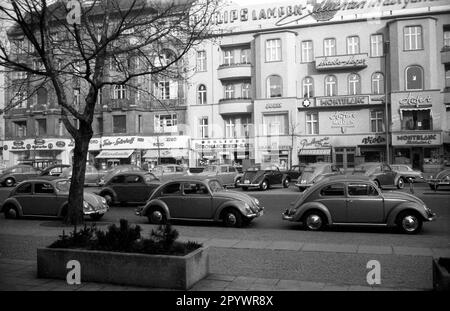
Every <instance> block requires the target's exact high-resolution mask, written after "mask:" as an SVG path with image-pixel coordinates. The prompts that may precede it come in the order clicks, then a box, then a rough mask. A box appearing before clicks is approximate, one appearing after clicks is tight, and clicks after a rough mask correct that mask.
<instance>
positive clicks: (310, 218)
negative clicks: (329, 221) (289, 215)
mask: <svg viewBox="0 0 450 311" xmlns="http://www.w3.org/2000/svg"><path fill="white" fill-rule="evenodd" d="M325 223H326V220H325V216H324V215H323V213H322V212H319V211H310V212H308V213H307V214H306V215H305V217H304V218H303V224H304V226H305V228H306V229H307V230H311V231H319V230H321V229H322V228H323V227H324V226H325Z"/></svg>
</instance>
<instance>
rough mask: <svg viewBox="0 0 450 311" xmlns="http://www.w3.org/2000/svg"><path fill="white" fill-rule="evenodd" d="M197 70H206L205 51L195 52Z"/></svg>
mask: <svg viewBox="0 0 450 311" xmlns="http://www.w3.org/2000/svg"><path fill="white" fill-rule="evenodd" d="M197 71H206V51H198V52H197Z"/></svg>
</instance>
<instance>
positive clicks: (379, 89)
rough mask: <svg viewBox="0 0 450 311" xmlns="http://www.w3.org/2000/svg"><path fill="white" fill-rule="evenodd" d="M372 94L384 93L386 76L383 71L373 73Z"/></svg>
mask: <svg viewBox="0 0 450 311" xmlns="http://www.w3.org/2000/svg"><path fill="white" fill-rule="evenodd" d="M372 94H384V76H383V74H382V73H381V72H374V73H373V74H372Z"/></svg>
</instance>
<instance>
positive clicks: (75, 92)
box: [73, 89, 80, 107]
mask: <svg viewBox="0 0 450 311" xmlns="http://www.w3.org/2000/svg"><path fill="white" fill-rule="evenodd" d="M73 104H74V105H75V107H78V106H79V105H80V89H73Z"/></svg>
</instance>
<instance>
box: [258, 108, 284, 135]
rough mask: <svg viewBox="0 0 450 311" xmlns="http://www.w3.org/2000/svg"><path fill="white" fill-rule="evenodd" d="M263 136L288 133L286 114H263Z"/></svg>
mask: <svg viewBox="0 0 450 311" xmlns="http://www.w3.org/2000/svg"><path fill="white" fill-rule="evenodd" d="M263 126H264V135H285V134H287V133H288V126H289V124H288V114H287V113H279V114H264V115H263Z"/></svg>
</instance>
